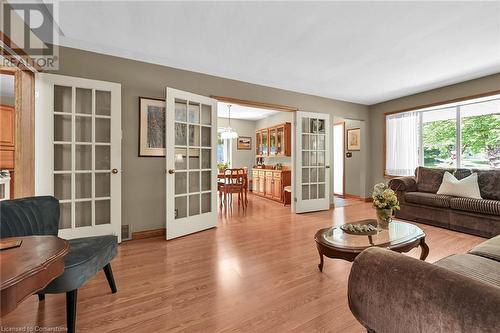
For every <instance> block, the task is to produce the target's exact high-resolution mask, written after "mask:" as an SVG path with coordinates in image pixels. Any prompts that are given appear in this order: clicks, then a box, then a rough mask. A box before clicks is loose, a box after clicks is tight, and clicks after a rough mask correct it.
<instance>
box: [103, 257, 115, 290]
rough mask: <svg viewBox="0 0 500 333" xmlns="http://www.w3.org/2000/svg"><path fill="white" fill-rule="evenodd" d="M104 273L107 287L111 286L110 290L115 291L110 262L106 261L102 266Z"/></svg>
mask: <svg viewBox="0 0 500 333" xmlns="http://www.w3.org/2000/svg"><path fill="white" fill-rule="evenodd" d="M104 274H106V279H108V283H109V287H110V288H111V292H112V293H113V294H114V293H116V284H115V278H114V277H113V271H112V270H111V264H110V263H108V264H107V265H106V266H104Z"/></svg>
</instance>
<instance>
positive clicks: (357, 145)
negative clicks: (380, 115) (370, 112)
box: [346, 128, 361, 150]
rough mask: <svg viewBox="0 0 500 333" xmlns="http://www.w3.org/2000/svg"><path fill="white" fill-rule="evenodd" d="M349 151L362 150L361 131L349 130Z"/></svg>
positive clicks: (358, 129) (357, 129) (356, 129)
mask: <svg viewBox="0 0 500 333" xmlns="http://www.w3.org/2000/svg"><path fill="white" fill-rule="evenodd" d="M346 143H347V150H361V129H360V128H350V129H348V130H347V140H346Z"/></svg>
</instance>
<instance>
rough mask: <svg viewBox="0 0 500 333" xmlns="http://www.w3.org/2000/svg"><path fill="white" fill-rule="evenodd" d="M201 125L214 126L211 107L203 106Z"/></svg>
mask: <svg viewBox="0 0 500 333" xmlns="http://www.w3.org/2000/svg"><path fill="white" fill-rule="evenodd" d="M201 123H202V124H204V125H212V107H211V106H210V105H205V104H202V106H201Z"/></svg>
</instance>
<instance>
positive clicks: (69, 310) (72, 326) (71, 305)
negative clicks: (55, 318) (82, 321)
mask: <svg viewBox="0 0 500 333" xmlns="http://www.w3.org/2000/svg"><path fill="white" fill-rule="evenodd" d="M77 291H78V289H75V290H71V291H68V292H67V293H66V326H67V327H68V333H75V332H76V298H77Z"/></svg>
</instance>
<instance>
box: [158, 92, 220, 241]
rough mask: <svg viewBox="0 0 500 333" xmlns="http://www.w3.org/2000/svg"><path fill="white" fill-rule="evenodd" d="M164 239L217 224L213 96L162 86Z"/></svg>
mask: <svg viewBox="0 0 500 333" xmlns="http://www.w3.org/2000/svg"><path fill="white" fill-rule="evenodd" d="M166 106H167V109H166V117H165V118H166V141H167V142H166V144H167V145H166V170H167V176H166V185H167V186H166V191H167V193H166V194H167V195H166V197H167V202H166V207H167V210H166V213H167V216H166V228H167V236H166V237H167V239H172V238H176V237H180V236H183V235H187V234H191V233H194V232H197V231H201V230H205V229H209V228H213V227H215V226H216V224H217V204H216V201H217V168H216V161H217V158H216V150H217V149H216V148H217V101H216V100H214V99H212V98H208V97H205V96H200V95H195V94H192V93H189V92H185V91H180V90H176V89H172V88H167V99H166Z"/></svg>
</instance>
